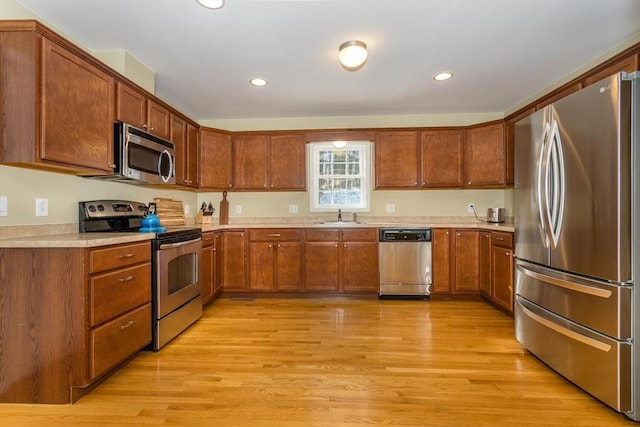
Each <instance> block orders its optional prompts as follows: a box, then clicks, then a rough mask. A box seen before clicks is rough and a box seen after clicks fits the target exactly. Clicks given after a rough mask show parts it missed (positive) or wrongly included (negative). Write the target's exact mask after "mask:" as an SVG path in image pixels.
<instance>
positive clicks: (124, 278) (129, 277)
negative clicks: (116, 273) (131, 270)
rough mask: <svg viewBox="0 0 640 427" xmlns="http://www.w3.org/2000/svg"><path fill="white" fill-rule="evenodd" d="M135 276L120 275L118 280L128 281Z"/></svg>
mask: <svg viewBox="0 0 640 427" xmlns="http://www.w3.org/2000/svg"><path fill="white" fill-rule="evenodd" d="M135 278H136V276H127V277H121V278H120V279H118V280H120V281H121V282H130V281H132V280H133V279H135Z"/></svg>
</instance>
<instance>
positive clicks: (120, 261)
mask: <svg viewBox="0 0 640 427" xmlns="http://www.w3.org/2000/svg"><path fill="white" fill-rule="evenodd" d="M89 256H90V258H89V273H92V274H93V273H99V272H101V271H106V270H112V269H114V268H122V267H126V266H129V265H133V264H137V263H141V262H150V261H151V245H150V243H149V242H142V243H134V244H130V245H117V246H108V247H105V248H100V249H94V250H92V251H91V253H90V255H89Z"/></svg>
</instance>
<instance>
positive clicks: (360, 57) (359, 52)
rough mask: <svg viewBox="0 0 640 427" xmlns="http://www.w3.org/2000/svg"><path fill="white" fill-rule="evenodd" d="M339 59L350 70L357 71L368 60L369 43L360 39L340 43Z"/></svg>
mask: <svg viewBox="0 0 640 427" xmlns="http://www.w3.org/2000/svg"><path fill="white" fill-rule="evenodd" d="M339 50H340V53H338V60H339V61H340V64H342V66H343V67H344V68H345V69H346V70H348V71H356V70H359V69H360V68H362V66H363V65H364V63H365V62H367V45H366V44H364V43H363V42H361V41H360V40H349V41H348V42H344V43H342V44H341V45H340V49H339Z"/></svg>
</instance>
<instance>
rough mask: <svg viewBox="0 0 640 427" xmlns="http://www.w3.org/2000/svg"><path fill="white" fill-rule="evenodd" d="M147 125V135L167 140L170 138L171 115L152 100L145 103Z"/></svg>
mask: <svg viewBox="0 0 640 427" xmlns="http://www.w3.org/2000/svg"><path fill="white" fill-rule="evenodd" d="M147 123H148V125H147V126H148V131H149V133H152V134H154V135H156V136H158V137H160V138H163V139H167V140H168V139H169V138H170V137H171V113H170V112H169V110H168V109H167V108H165V107H164V106H162V105H160V104H159V103H157V102H155V101H153V100H152V99H149V100H148V101H147Z"/></svg>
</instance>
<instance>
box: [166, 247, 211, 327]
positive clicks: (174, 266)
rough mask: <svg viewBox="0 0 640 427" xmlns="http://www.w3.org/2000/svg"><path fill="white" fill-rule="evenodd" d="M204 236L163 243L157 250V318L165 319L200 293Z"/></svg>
mask: <svg viewBox="0 0 640 427" xmlns="http://www.w3.org/2000/svg"><path fill="white" fill-rule="evenodd" d="M201 252H202V239H200V238H198V239H195V240H189V241H186V242H179V243H168V244H160V245H159V248H158V249H157V250H156V260H157V263H156V266H155V267H156V298H155V304H156V307H155V313H156V318H157V319H161V318H163V317H164V316H166V315H167V314H169V313H171V312H172V311H174V310H175V309H177V308H178V307H181V306H182V305H184V304H186V303H187V302H189V301H191V300H192V299H193V298H195V297H196V296H198V295H200V293H201V287H202V285H201V284H200V282H199V281H198V267H199V266H198V263H199V259H200V254H201Z"/></svg>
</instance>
